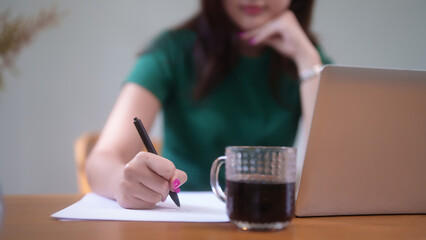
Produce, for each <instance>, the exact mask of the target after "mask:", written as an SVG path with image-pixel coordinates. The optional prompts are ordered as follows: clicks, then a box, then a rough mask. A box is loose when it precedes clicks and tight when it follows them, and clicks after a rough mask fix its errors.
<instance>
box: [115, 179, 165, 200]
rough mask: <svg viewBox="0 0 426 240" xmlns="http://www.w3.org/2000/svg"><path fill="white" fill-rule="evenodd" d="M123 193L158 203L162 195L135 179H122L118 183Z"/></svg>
mask: <svg viewBox="0 0 426 240" xmlns="http://www.w3.org/2000/svg"><path fill="white" fill-rule="evenodd" d="M120 187H121V189H122V191H123V192H124V193H125V195H126V196H127V195H129V196H133V197H136V198H138V199H141V200H143V201H145V202H148V203H152V204H155V203H158V202H160V201H161V200H162V199H163V198H164V196H163V195H162V194H160V193H158V192H156V191H153V190H152V189H150V188H148V187H146V186H145V185H143V184H142V183H140V182H137V181H123V182H121V185H120Z"/></svg>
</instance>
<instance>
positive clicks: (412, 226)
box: [0, 195, 426, 240]
mask: <svg viewBox="0 0 426 240" xmlns="http://www.w3.org/2000/svg"><path fill="white" fill-rule="evenodd" d="M80 197H81V196H79V195H23V196H5V197H4V207H5V209H4V216H3V226H2V229H1V233H0V239H2V240H9V239H44V240H49V239H55V240H56V239H102V240H107V239H115V240H119V239H138V240H140V239H142V240H151V239H172V240H179V239H182V240H187V239H197V240H198V239H220V240H222V239H244V240H249V239H257V240H268V239H280V240H285V239H339V240H341V239H375V240H377V239H387V240H389V239H411V240H414V239H422V240H424V239H426V215H396V216H392V215H391V216H353V217H321V218H295V219H293V221H292V223H291V224H290V226H289V227H288V228H287V229H286V230H283V231H279V232H271V233H262V232H243V231H240V230H238V229H236V228H235V227H234V226H233V225H232V224H231V223H165V222H119V221H64V222H61V221H57V220H55V219H51V218H50V215H51V214H52V213H54V212H56V211H58V210H61V209H62V208H64V207H66V206H68V205H70V204H72V203H74V202H76V201H77V200H79V199H80Z"/></svg>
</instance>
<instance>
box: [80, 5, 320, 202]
mask: <svg viewBox="0 0 426 240" xmlns="http://www.w3.org/2000/svg"><path fill="white" fill-rule="evenodd" d="M312 4H313V0H293V1H291V0H221V1H212V0H204V1H201V12H200V13H199V14H198V15H197V16H195V17H194V18H193V19H192V20H191V21H189V22H188V23H186V24H185V25H183V26H182V27H180V28H178V29H175V30H172V31H168V32H166V33H164V34H162V35H161V36H160V37H158V38H157V39H156V40H155V41H154V43H153V44H152V45H151V47H150V48H148V50H147V51H145V52H144V53H142V54H141V56H140V57H139V59H138V61H137V63H136V66H135V67H134V69H133V71H132V72H131V74H130V75H129V77H128V78H127V80H126V81H125V84H124V85H123V88H122V91H121V93H120V96H119V98H118V100H117V102H116V105H115V106H114V108H113V110H112V112H111V115H110V116H109V118H108V121H107V123H106V125H105V127H104V129H103V131H102V133H101V136H100V139H99V141H98V143H97V144H96V146H95V147H94V149H93V151H92V153H91V156H90V157H89V160H88V163H87V174H88V177H89V181H90V184H91V186H92V189H93V191H95V192H97V193H99V194H101V195H104V196H106V197H109V198H112V199H116V200H117V201H118V203H119V204H120V205H121V206H122V207H125V208H153V207H154V206H155V204H156V203H157V202H159V201H164V200H165V199H166V197H167V195H168V192H169V191H170V190H171V191H175V192H179V191H180V188H179V187H180V186H181V185H182V184H183V183H185V182H186V181H187V178H188V179H189V181H188V182H187V183H186V184H185V186H184V187H185V189H186V190H208V189H209V178H208V175H209V174H208V173H209V169H210V165H211V162H212V161H213V160H214V158H215V157H217V156H219V155H221V154H222V153H223V151H224V148H225V147H226V146H229V145H266V146H268V145H269V146H271V145H278V146H291V145H292V144H293V141H294V138H295V135H296V131H297V127H298V121H299V118H300V116H301V114H303V116H304V117H305V119H307V121H305V122H306V123H307V126H306V127H309V124H310V119H311V115H312V111H313V102H314V97H315V92H316V89H317V83H318V73H319V69H320V66H321V65H322V64H325V63H326V60H325V59H324V58H322V57H321V54H320V52H319V51H318V48H317V46H316V42H315V41H314V39H313V37H312V35H311V34H310V32H309V22H310V17H311V11H312ZM299 85H300V87H299ZM160 110H163V111H164V126H165V135H164V146H163V150H162V155H163V157H160V156H156V155H153V154H150V153H147V152H140V149H141V148H142V142H141V140H140V138H139V136H138V133H137V131H136V130H135V128H134V126H133V124H132V119H133V118H134V117H140V118H141V120H142V122H143V123H144V125H145V127H146V128H147V129H149V128H150V126H151V125H152V122H153V120H154V118H155V116H156V114H157V113H158V112H159V111H160ZM172 161H173V163H172ZM187 174H188V175H187Z"/></svg>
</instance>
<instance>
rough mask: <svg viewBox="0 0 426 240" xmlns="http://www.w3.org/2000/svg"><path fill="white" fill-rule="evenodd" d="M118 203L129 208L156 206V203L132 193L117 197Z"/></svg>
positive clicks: (150, 207) (151, 207)
mask: <svg viewBox="0 0 426 240" xmlns="http://www.w3.org/2000/svg"><path fill="white" fill-rule="evenodd" d="M117 203H118V205H120V206H121V207H123V208H127V209H153V208H154V207H155V203H149V202H146V201H144V200H142V199H139V198H136V197H133V196H130V195H127V196H125V197H122V198H120V199H117Z"/></svg>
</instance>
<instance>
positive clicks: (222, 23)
mask: <svg viewBox="0 0 426 240" xmlns="http://www.w3.org/2000/svg"><path fill="white" fill-rule="evenodd" d="M313 3H314V0H292V1H291V4H290V7H289V10H291V11H293V12H294V14H295V15H296V18H297V19H298V21H299V23H300V25H301V27H302V28H303V30H304V31H305V33H306V34H307V35H308V37H309V38H310V40H311V41H312V43H313V44H314V45H317V42H316V40H315V38H314V36H313V34H312V33H311V32H310V29H309V28H310V21H311V15H312V6H313ZM180 29H191V30H193V31H195V32H196V34H197V41H196V43H195V46H194V63H195V67H196V77H197V83H196V85H195V89H194V97H195V99H202V98H203V97H205V96H207V95H208V94H209V93H210V91H211V90H212V89H213V88H214V87H215V86H216V85H217V84H218V83H219V82H220V81H221V80H222V79H223V78H224V76H225V75H226V74H227V73H229V71H230V70H231V69H232V67H234V66H235V63H236V60H237V58H238V55H239V52H238V51H239V48H238V28H237V26H235V24H234V23H233V22H232V21H231V19H230V18H229V17H228V15H227V14H226V12H225V9H224V8H223V3H222V0H201V10H200V12H199V13H198V14H197V15H196V16H195V17H193V18H192V19H191V20H189V21H188V22H187V23H185V24H184V25H183V26H181V27H180ZM283 72H286V73H288V74H290V75H291V76H292V77H294V78H295V79H297V68H296V65H295V63H294V62H293V61H292V60H291V59H289V58H286V57H283V56H281V55H280V54H278V53H276V52H275V51H274V52H273V54H272V57H271V64H270V70H269V77H268V78H269V87H270V89H271V91H272V93H273V95H274V97H275V98H277V100H279V98H278V93H276V92H275V91H274V89H277V88H276V86H277V84H278V80H279V75H280V74H281V73H283Z"/></svg>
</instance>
